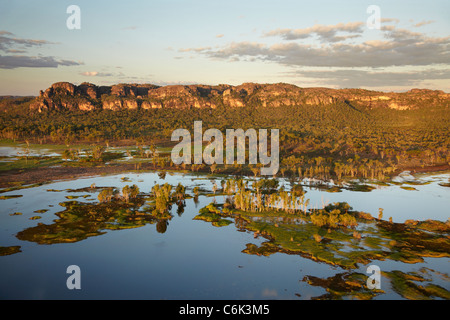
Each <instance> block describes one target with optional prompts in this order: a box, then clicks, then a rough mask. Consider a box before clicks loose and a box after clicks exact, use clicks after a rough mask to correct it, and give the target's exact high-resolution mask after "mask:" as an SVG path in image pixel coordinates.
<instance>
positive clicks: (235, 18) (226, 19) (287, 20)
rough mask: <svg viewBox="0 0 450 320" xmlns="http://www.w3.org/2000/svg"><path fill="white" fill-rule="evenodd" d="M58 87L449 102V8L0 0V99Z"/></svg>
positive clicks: (439, 0)
mask: <svg viewBox="0 0 450 320" xmlns="http://www.w3.org/2000/svg"><path fill="white" fill-rule="evenodd" d="M71 5H76V6H78V8H79V15H76V12H74V11H69V12H68V11H67V9H68V7H70V6H71ZM371 6H372V7H371ZM373 6H375V10H373V9H371V8H374V7H373ZM68 21H69V26H71V25H73V24H74V23H78V22H79V28H69V27H68ZM376 22H379V24H378V25H377V23H376ZM59 81H68V82H71V83H74V84H80V83H82V82H90V83H94V84H96V85H112V84H117V83H152V84H157V85H172V84H207V85H217V84H223V83H225V84H231V85H239V84H242V83H245V82H257V83H279V82H285V83H291V84H295V85H297V86H299V87H329V88H364V89H369V90H380V91H406V90H410V89H411V88H428V89H434V90H443V91H445V92H450V1H448V0H429V1H416V0H410V1H403V0H389V1H379V0H371V1H365V0H347V1H334V0H333V1H332V0H316V1H299V0H297V1H293V0H278V1H274V0H272V1H268V0H258V1H256V0H240V1H236V0H229V1H215V0H208V1H206V0H184V1H183V0H150V1H138V0H129V1H104V0H96V1H82V0H71V1H65V0H53V1H50V0H41V1H32V0H29V1H25V0H0V95H38V94H39V90H45V89H46V88H48V87H49V86H50V85H51V84H52V83H55V82H59Z"/></svg>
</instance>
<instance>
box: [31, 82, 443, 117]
mask: <svg viewBox="0 0 450 320" xmlns="http://www.w3.org/2000/svg"><path fill="white" fill-rule="evenodd" d="M339 102H343V103H347V104H349V105H355V104H357V105H359V106H364V107H369V108H381V107H384V108H392V109H400V110H403V109H412V108H417V107H420V106H426V105H435V104H444V105H447V106H448V105H449V104H450V94H448V93H445V92H443V91H439V90H428V89H412V90H410V91H407V92H402V93H394V92H379V91H370V90H364V89H330V88H300V87H297V86H295V85H292V84H286V83H276V84H257V83H243V84H241V85H239V86H231V85H226V84H221V85H217V86H207V85H171V86H163V87H160V86H156V85H152V84H117V85H113V86H96V85H95V84H92V83H82V84H80V85H74V84H72V83H69V82H57V83H54V84H53V85H52V86H51V87H50V88H48V89H47V90H45V91H40V94H39V97H37V98H36V99H35V100H34V101H33V103H31V105H30V108H31V109H32V110H36V111H38V112H41V111H43V110H62V109H69V110H85V111H91V110H96V109H108V110H121V109H138V108H142V109H161V108H179V109H182V108H217V107H229V108H241V107H244V106H262V107H268V108H276V107H280V106H297V105H317V106H320V105H330V104H334V103H339Z"/></svg>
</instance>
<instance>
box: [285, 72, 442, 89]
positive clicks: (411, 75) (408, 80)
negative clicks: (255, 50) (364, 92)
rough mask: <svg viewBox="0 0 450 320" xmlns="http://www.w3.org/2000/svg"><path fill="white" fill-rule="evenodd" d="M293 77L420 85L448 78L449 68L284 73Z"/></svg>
mask: <svg viewBox="0 0 450 320" xmlns="http://www.w3.org/2000/svg"><path fill="white" fill-rule="evenodd" d="M286 75H287V76H289V77H293V78H312V79H315V80H316V81H317V82H320V83H321V84H323V85H336V84H339V86H340V87H342V88H358V87H386V86H406V87H412V86H420V84H421V83H423V82H424V81H430V80H450V68H444V69H435V68H430V69H425V70H415V71H397V72H396V71H371V70H358V69H339V70H330V69H328V68H327V69H316V70H295V71H291V72H288V73H286Z"/></svg>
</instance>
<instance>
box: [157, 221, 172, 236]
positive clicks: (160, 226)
mask: <svg viewBox="0 0 450 320" xmlns="http://www.w3.org/2000/svg"><path fill="white" fill-rule="evenodd" d="M168 225H169V221H168V220H166V219H161V220H158V221H157V222H156V231H158V232H159V233H165V232H166V230H167V226H168Z"/></svg>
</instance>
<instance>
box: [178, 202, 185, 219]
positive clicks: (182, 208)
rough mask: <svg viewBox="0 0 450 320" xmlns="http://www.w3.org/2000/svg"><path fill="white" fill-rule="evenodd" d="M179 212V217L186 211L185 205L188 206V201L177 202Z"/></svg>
mask: <svg viewBox="0 0 450 320" xmlns="http://www.w3.org/2000/svg"><path fill="white" fill-rule="evenodd" d="M177 206H178V207H177V214H178V216H179V217H181V215H182V214H183V213H184V207H186V203H185V202H184V201H178V202H177Z"/></svg>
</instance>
